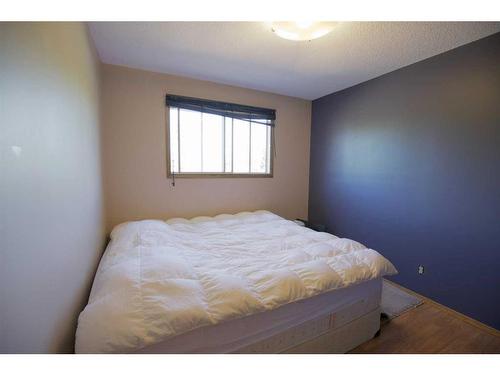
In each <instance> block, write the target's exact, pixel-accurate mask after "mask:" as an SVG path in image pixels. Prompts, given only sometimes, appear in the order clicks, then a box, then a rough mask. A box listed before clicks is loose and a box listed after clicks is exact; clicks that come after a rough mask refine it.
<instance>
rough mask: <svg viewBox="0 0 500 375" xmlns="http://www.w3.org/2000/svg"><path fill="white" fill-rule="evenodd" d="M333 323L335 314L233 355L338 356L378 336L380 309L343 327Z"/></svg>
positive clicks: (292, 329) (250, 346)
mask: <svg viewBox="0 0 500 375" xmlns="http://www.w3.org/2000/svg"><path fill="white" fill-rule="evenodd" d="M335 319H336V314H331V315H328V316H326V317H323V318H320V319H316V320H314V321H312V322H307V323H305V324H303V325H300V326H297V327H294V328H291V329H289V330H287V331H285V332H282V333H279V334H277V335H274V336H272V337H270V338H268V339H265V340H262V341H260V342H257V343H255V344H252V345H249V346H246V347H244V348H241V349H239V350H237V351H235V352H233V353H242V354H252V353H253V354H258V353H260V354H271V353H289V354H307V353H316V354H326V353H329V354H333V353H338V354H340V353H346V352H348V351H349V350H352V349H354V348H356V347H357V346H359V345H361V344H362V343H364V342H366V341H368V340H370V339H372V338H373V337H375V336H376V335H377V334H379V333H380V307H378V308H376V309H374V310H372V311H370V312H368V313H366V314H364V315H362V316H360V317H358V318H356V319H353V320H351V321H349V322H347V323H345V324H341V325H339V324H335Z"/></svg>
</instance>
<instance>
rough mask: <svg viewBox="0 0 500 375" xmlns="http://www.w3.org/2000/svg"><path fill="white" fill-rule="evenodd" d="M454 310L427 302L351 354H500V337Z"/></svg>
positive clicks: (496, 332) (386, 326)
mask: <svg viewBox="0 0 500 375" xmlns="http://www.w3.org/2000/svg"><path fill="white" fill-rule="evenodd" d="M474 322H475V321H471V320H469V321H468V319H467V318H465V319H464V317H463V316H462V315H460V314H458V313H456V312H454V311H450V310H448V309H446V308H444V307H443V306H440V305H438V304H436V303H433V302H432V301H429V300H424V303H423V304H422V305H420V306H418V307H416V308H414V309H412V310H410V311H408V312H406V313H404V314H403V315H400V316H398V317H397V318H394V319H393V320H390V321H388V322H386V323H384V324H382V327H381V333H380V336H378V337H376V338H374V339H372V340H370V341H368V342H366V343H364V344H362V345H360V346H358V347H357V348H355V349H354V350H352V351H351V352H350V353H365V354H368V353H387V354H389V353H399V354H403V353H407V354H417V353H418V354H430V353H457V354H465V353H497V354H498V353H500V335H499V334H498V331H495V330H493V329H491V328H484V327H481V324H480V323H479V324H478V323H477V322H476V323H474Z"/></svg>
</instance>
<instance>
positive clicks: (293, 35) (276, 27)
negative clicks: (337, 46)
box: [271, 21, 338, 40]
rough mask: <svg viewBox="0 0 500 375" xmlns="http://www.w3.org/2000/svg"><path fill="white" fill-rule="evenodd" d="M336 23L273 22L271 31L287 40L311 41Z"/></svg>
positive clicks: (325, 32)
mask: <svg viewBox="0 0 500 375" xmlns="http://www.w3.org/2000/svg"><path fill="white" fill-rule="evenodd" d="M337 23H338V22H306V21H297V22H273V23H272V24H271V30H272V31H273V32H274V33H275V34H276V35H278V36H279V37H281V38H284V39H288V40H313V39H317V38H321V37H322V36H324V35H326V34H328V33H329V32H330V31H332V30H333V28H334V27H335V25H337Z"/></svg>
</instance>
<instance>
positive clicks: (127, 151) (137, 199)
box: [102, 65, 311, 230]
mask: <svg viewBox="0 0 500 375" xmlns="http://www.w3.org/2000/svg"><path fill="white" fill-rule="evenodd" d="M102 73H103V81H102V89H103V91H102V95H103V144H104V150H103V157H104V163H103V167H104V172H105V173H104V175H105V193H106V213H107V229H108V230H110V229H111V228H112V227H113V226H114V225H116V224H118V223H120V222H123V221H127V220H136V219H145V218H158V219H162V218H169V217H193V216H197V215H215V214H218V213H234V212H239V211H243V210H256V209H267V210H271V211H273V212H275V213H277V214H279V215H282V216H284V217H287V218H296V217H302V218H306V217H307V205H308V183H309V133H310V123H311V118H310V117H311V102H309V101H306V100H302V99H297V98H291V97H286V96H280V95H274V94H269V93H264V92H259V91H254V90H248V89H243V88H237V87H233V86H226V85H220V84H216V83H211V82H206V81H199V80H193V79H188V78H182V77H177V76H171V75H166V74H159V73H152V72H146V71H141V70H135V69H129V68H124V67H118V66H113V65H104V66H103V70H102ZM166 93H171V94H178V95H186V96H193V97H199V98H208V99H213V100H221V101H229V102H236V103H242V104H248V105H254V106H262V107H268V108H275V109H276V110H277V125H276V150H277V158H276V159H275V163H274V178H240V179H237V178H204V179H181V178H178V179H176V186H175V187H172V186H171V184H170V182H171V180H167V178H166V168H167V167H166V129H165V127H166V107H165V94H166Z"/></svg>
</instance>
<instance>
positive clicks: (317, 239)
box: [76, 211, 397, 353]
mask: <svg viewBox="0 0 500 375" xmlns="http://www.w3.org/2000/svg"><path fill="white" fill-rule="evenodd" d="M396 272H397V271H396V269H395V268H394V266H393V265H392V264H391V263H390V262H389V261H388V260H387V259H385V258H384V257H382V256H381V255H380V254H379V253H377V252H376V251H375V250H371V249H367V248H366V247H365V246H363V245H361V244H360V243H358V242H355V241H352V240H349V239H345V238H338V237H335V236H333V235H331V234H328V233H318V232H315V231H312V230H310V229H307V228H304V227H301V226H299V225H297V224H296V223H294V222H292V221H288V220H285V219H283V218H281V217H279V216H277V215H274V214H272V213H270V212H268V211H256V212H253V213H250V212H243V213H239V214H236V215H219V216H216V217H214V218H209V217H198V218H194V219H191V220H185V219H171V220H168V221H167V222H163V221H156V220H144V221H137V222H127V223H124V224H120V225H118V226H116V227H115V228H114V229H113V231H112V233H111V242H110V243H109V245H108V247H107V249H106V251H105V253H104V256H103V258H102V260H101V263H100V265H99V269H98V271H97V274H96V277H95V280H94V284H93V287H92V292H91V295H90V299H89V302H88V305H87V306H86V308H85V309H84V311H83V312H82V313H81V314H80V317H79V319H78V329H77V332H76V352H77V353H109V352H133V351H134V350H137V349H139V348H143V347H145V346H147V345H151V344H155V343H157V342H160V341H162V340H165V339H168V338H170V337H173V336H175V335H179V334H181V333H184V332H187V331H190V330H192V329H195V328H198V327H201V326H205V325H209V324H217V323H220V322H223V321H225V320H228V319H235V318H239V317H243V316H246V315H249V314H254V313H257V312H260V311H265V310H271V309H275V308H277V307H279V306H281V305H284V304H286V303H290V302H293V301H297V300H300V299H303V298H308V297H311V296H314V295H317V294H319V293H323V292H326V291H330V290H333V289H338V288H343V287H346V286H349V285H353V284H357V283H360V282H363V281H366V280H370V279H374V278H377V277H381V276H384V275H390V274H394V273H396Z"/></svg>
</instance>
